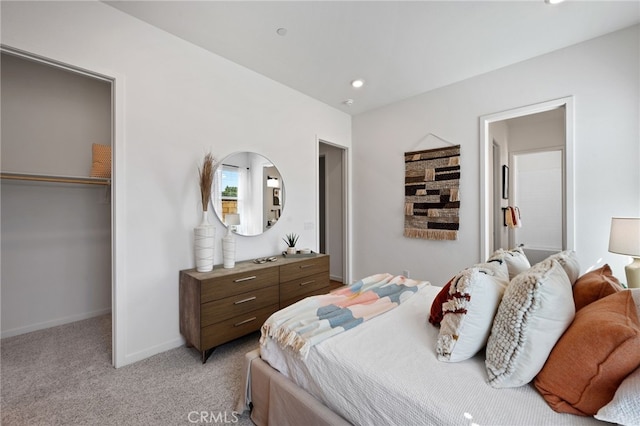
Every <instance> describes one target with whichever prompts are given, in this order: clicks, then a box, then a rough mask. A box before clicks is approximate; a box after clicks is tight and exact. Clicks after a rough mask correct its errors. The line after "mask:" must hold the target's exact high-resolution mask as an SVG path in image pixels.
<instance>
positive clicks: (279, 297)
mask: <svg viewBox="0 0 640 426" xmlns="http://www.w3.org/2000/svg"><path fill="white" fill-rule="evenodd" d="M277 259H278V260H277V261H275V262H266V263H262V264H256V263H253V262H252V261H245V262H237V263H236V265H235V267H234V268H232V269H224V268H223V267H222V265H216V266H215V267H214V268H213V271H211V272H197V271H196V270H195V269H188V270H184V271H180V333H182V335H183V336H184V337H185V339H186V340H187V345H189V346H193V347H195V348H196V349H198V350H199V351H200V353H201V355H202V362H203V363H204V362H205V361H206V360H207V358H208V357H209V355H210V354H211V352H212V351H213V349H214V348H215V347H216V346H218V345H221V344H223V343H226V342H228V341H230V340H233V339H236V338H238V337H241V336H244V335H245V334H249V333H251V332H253V331H256V330H259V329H260V327H261V326H262V324H263V323H264V322H265V320H266V319H267V318H268V317H269V316H270V315H271V314H272V313H274V312H275V311H277V310H278V309H281V308H283V307H285V306H288V305H290V304H292V303H294V302H297V301H298V300H300V299H303V298H305V297H307V296H312V295H315V294H324V293H328V292H329V256H327V255H324V254H318V255H316V256H314V257H295V258H285V257H283V256H278V257H277Z"/></svg>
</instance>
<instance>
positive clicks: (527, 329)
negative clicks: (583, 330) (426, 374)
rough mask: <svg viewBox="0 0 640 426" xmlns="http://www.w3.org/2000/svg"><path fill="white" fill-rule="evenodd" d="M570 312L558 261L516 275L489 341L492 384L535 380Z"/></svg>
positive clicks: (570, 297)
mask: <svg viewBox="0 0 640 426" xmlns="http://www.w3.org/2000/svg"><path fill="white" fill-rule="evenodd" d="M574 316H575V308H574V305H573V293H572V291H571V283H570V282H569V278H568V277H567V273H566V272H565V271H564V269H563V268H562V266H561V265H560V264H559V263H558V262H557V261H556V260H545V261H542V262H540V263H538V264H536V265H535V266H533V267H532V268H531V269H529V270H528V271H527V272H525V273H521V274H519V275H518V276H517V277H515V278H514V279H513V280H512V281H511V282H510V283H509V286H508V287H507V290H506V291H505V294H504V297H503V298H502V302H500V306H499V307H498V313H497V314H496V316H495V319H494V321H493V327H492V329H491V335H490V336H489V340H488V341H487V359H486V361H485V363H486V367H487V373H488V375H489V383H490V384H491V386H493V387H495V388H506V387H517V386H522V385H524V384H527V383H529V382H530V381H531V380H533V378H534V377H535V376H536V374H538V372H539V371H540V370H541V369H542V366H543V365H544V363H545V361H546V359H547V357H548V356H549V353H550V352H551V350H552V349H553V346H554V345H555V344H556V342H557V341H558V339H559V338H560V336H562V333H564V331H565V330H566V329H567V327H569V324H571V321H573V317H574Z"/></svg>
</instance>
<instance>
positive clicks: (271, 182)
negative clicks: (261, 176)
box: [267, 176, 280, 188]
mask: <svg viewBox="0 0 640 426" xmlns="http://www.w3.org/2000/svg"><path fill="white" fill-rule="evenodd" d="M267 187H268V188H280V180H279V179H278V178H277V177H272V176H267Z"/></svg>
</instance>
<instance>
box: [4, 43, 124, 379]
mask: <svg viewBox="0 0 640 426" xmlns="http://www.w3.org/2000/svg"><path fill="white" fill-rule="evenodd" d="M0 51H1V52H2V57H3V61H2V65H3V93H2V95H3V96H2V97H3V116H5V115H7V117H11V120H8V123H9V122H10V123H11V125H10V126H4V127H3V140H5V141H6V143H4V144H3V167H6V170H4V169H3V176H2V181H3V183H2V185H3V191H2V198H3V200H2V206H3V214H2V217H3V258H4V260H5V262H4V264H3V269H2V272H3V276H2V278H3V279H2V283H3V286H2V287H3V288H2V291H3V309H2V313H3V327H4V328H3V330H2V335H3V337H11V336H15V335H19V334H24V333H28V332H32V331H37V330H42V329H47V328H50V327H54V326H59V325H63V324H67V323H71V322H76V321H81V320H85V319H88V318H94V317H100V316H103V315H110V316H111V333H109V334H110V337H109V335H105V337H106V338H108V339H109V340H111V343H110V347H111V360H112V364H113V365H114V366H117V362H116V361H117V359H118V357H117V355H118V352H117V349H116V348H117V346H116V337H118V338H119V337H120V335H119V333H116V324H117V321H116V297H115V296H116V287H115V281H116V280H115V276H114V275H115V259H114V253H115V236H114V234H115V209H114V203H112V200H113V199H114V195H115V190H114V186H115V183H116V182H115V179H114V176H115V173H113V170H114V168H113V167H112V164H115V161H113V160H112V159H113V158H114V157H113V156H112V155H111V152H113V153H115V151H116V150H115V141H116V136H115V135H116V133H115V124H114V123H115V115H116V111H117V110H118V109H117V108H116V100H115V99H116V96H115V94H116V87H115V78H114V77H109V76H106V75H103V74H98V73H95V72H92V71H88V70H85V69H80V68H78V67H75V66H72V65H69V64H65V63H61V62H58V61H55V60H51V59H48V58H43V57H40V56H37V55H33V54H30V53H28V52H24V51H20V50H17V49H13V48H11V47H8V46H2V48H1V49H0ZM120 99H122V98H120ZM118 105H119V103H118ZM17 106H18V107H19V108H17ZM4 108H8V109H7V110H5V109H4ZM8 112H11V115H10V114H8ZM33 123H36V124H37V125H34V124H33ZM88 141H91V142H95V143H97V145H92V143H89V142H88ZM105 145H109V146H110V149H109V150H108V151H107V150H105ZM96 148H98V151H100V152H101V153H104V157H100V164H101V165H103V170H102V171H101V173H105V171H106V170H109V172H110V173H109V176H104V175H102V174H100V175H97V174H96V175H94V174H93V173H91V175H92V176H88V175H89V174H90V173H89V169H92V166H93V162H92V152H93V150H94V149H96ZM33 152H38V153H39V155H37V156H33V155H32V153H33ZM107 158H108V161H107V160H106V159H107ZM26 205H31V206H32V208H27V207H25V206H26ZM25 211H27V212H29V214H28V215H26V214H24V212H25ZM43 211H44V212H46V214H42V212H43ZM32 258H37V259H38V261H37V262H35V263H34V262H29V260H30V259H32ZM25 263H27V265H26V266H25ZM66 265H73V267H65V266H66ZM5 296H6V297H5ZM25 303H27V304H28V305H27V306H28V309H25V308H24V306H25ZM5 308H6V309H5ZM25 312H27V313H28V314H29V315H23V313H25Z"/></svg>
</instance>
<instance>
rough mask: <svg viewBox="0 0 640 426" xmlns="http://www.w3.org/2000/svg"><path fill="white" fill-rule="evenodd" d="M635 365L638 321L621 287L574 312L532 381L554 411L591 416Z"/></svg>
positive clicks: (638, 361) (639, 349) (639, 351)
mask: <svg viewBox="0 0 640 426" xmlns="http://www.w3.org/2000/svg"><path fill="white" fill-rule="evenodd" d="M638 366H640V321H638V312H637V308H636V305H635V303H634V301H633V297H632V295H631V292H630V291H627V290H625V291H620V292H617V293H615V294H612V295H610V296H607V297H604V298H602V299H600V300H597V301H595V302H593V303H591V304H590V305H588V306H586V307H584V308H583V309H581V310H580V311H578V313H577V314H576V317H575V319H574V321H573V323H572V324H571V326H570V327H569V328H568V329H567V331H566V332H565V333H564V335H563V336H562V337H561V338H560V340H558V343H556V346H555V347H554V348H553V350H552V351H551V354H550V355H549V358H548V359H547V362H546V363H545V365H544V367H543V368H542V370H541V371H540V373H539V374H538V376H537V377H536V379H535V382H534V383H535V386H536V388H537V389H538V391H539V392H540V393H541V394H542V396H543V397H544V399H545V400H546V401H547V404H549V405H550V406H551V408H553V409H554V410H555V411H557V412H559V413H571V414H577V415H580V416H593V415H594V414H596V413H597V412H598V410H599V409H600V408H602V407H604V406H605V405H606V404H607V403H608V402H609V401H611V400H612V399H613V396H614V395H615V392H616V389H618V386H619V385H620V383H622V381H623V380H624V378H625V377H627V376H628V375H629V374H630V373H631V372H633V371H634V370H635V369H636V368H638Z"/></svg>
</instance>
